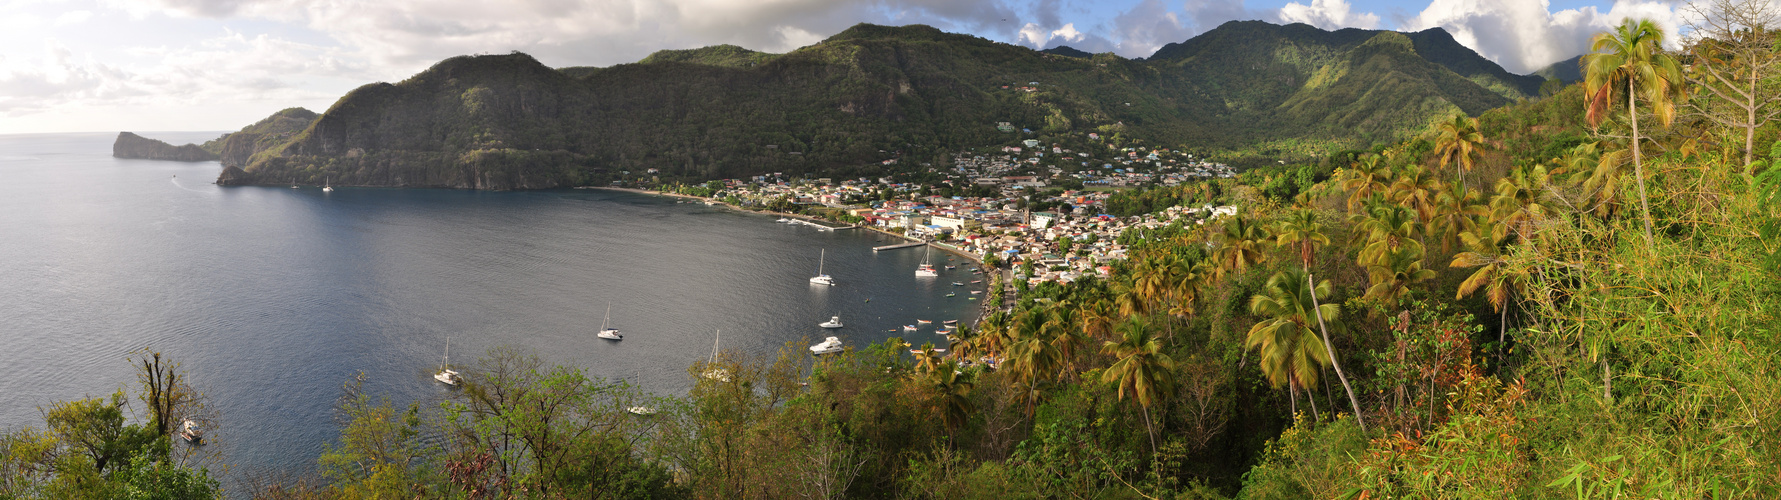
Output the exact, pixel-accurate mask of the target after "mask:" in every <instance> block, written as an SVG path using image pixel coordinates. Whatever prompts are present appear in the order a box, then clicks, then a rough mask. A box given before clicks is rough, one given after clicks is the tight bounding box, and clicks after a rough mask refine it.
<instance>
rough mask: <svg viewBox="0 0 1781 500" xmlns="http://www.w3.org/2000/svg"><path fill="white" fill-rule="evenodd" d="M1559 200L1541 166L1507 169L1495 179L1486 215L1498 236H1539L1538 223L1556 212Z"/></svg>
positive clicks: (1544, 168)
mask: <svg viewBox="0 0 1781 500" xmlns="http://www.w3.org/2000/svg"><path fill="white" fill-rule="evenodd" d="M1558 202H1559V200H1558V199H1557V197H1556V196H1554V195H1553V194H1552V185H1551V183H1550V176H1549V175H1548V174H1547V173H1546V167H1545V166H1543V165H1529V166H1525V167H1520V168H1516V169H1514V170H1511V171H1509V175H1508V176H1507V177H1503V178H1501V179H1497V189H1496V194H1495V195H1493V196H1491V198H1490V216H1491V219H1492V220H1493V221H1494V222H1495V226H1496V227H1495V231H1496V234H1494V235H1493V236H1495V237H1497V238H1499V239H1501V238H1505V237H1507V236H1510V235H1513V236H1515V237H1516V239H1517V240H1518V241H1535V240H1539V239H1542V238H1543V236H1542V235H1543V234H1545V233H1544V232H1543V231H1540V225H1541V223H1542V222H1544V221H1545V220H1546V219H1548V218H1550V217H1552V216H1553V215H1556V214H1558V213H1559V211H1558V209H1559V207H1558V205H1557V203H1558Z"/></svg>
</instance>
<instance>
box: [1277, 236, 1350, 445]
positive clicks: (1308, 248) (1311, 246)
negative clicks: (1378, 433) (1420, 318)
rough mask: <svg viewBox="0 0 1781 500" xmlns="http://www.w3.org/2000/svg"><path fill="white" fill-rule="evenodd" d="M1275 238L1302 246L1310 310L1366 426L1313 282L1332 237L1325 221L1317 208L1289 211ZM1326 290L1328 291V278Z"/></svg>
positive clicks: (1300, 250) (1285, 244)
mask: <svg viewBox="0 0 1781 500" xmlns="http://www.w3.org/2000/svg"><path fill="white" fill-rule="evenodd" d="M1274 242H1275V244H1278V245H1280V246H1296V247H1298V249H1299V260H1300V262H1301V263H1303V264H1304V268H1305V286H1307V287H1309V288H1307V289H1306V292H1307V293H1308V294H1309V297H1310V299H1311V304H1312V306H1311V311H1312V312H1313V314H1312V315H1313V316H1315V317H1316V318H1317V330H1318V332H1319V333H1321V334H1322V335H1323V348H1324V350H1325V351H1328V352H1327V354H1328V355H1329V359H1330V365H1331V366H1332V367H1334V368H1335V369H1336V379H1337V380H1341V381H1342V390H1343V391H1344V392H1347V393H1348V404H1349V406H1351V407H1352V408H1353V409H1354V419H1355V420H1354V421H1355V423H1356V424H1359V425H1360V428H1361V430H1366V428H1367V424H1366V421H1365V419H1363V418H1362V417H1361V411H1360V400H1359V399H1356V398H1355V397H1354V386H1351V385H1349V384H1348V374H1346V373H1343V372H1342V364H1341V363H1337V362H1335V360H1336V347H1335V344H1332V343H1330V329H1329V326H1328V325H1327V323H1326V322H1325V319H1326V318H1324V317H1323V314H1322V307H1321V306H1319V305H1318V303H1317V302H1318V300H1317V287H1315V286H1312V285H1311V282H1312V278H1311V260H1312V259H1313V258H1314V257H1315V256H1316V249H1317V245H1319V244H1323V245H1328V244H1329V243H1330V238H1329V237H1328V236H1324V234H1323V224H1322V223H1319V222H1318V221H1317V212H1316V211H1315V210H1312V209H1309V208H1300V209H1297V210H1294V211H1292V212H1290V213H1288V214H1287V216H1286V219H1284V220H1282V221H1280V225H1279V227H1278V228H1277V229H1275V230H1274ZM1325 283H1326V286H1325V287H1324V290H1325V291H1326V292H1327V291H1328V289H1329V287H1328V286H1327V283H1328V282H1325Z"/></svg>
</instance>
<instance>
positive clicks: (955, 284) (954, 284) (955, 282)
mask: <svg viewBox="0 0 1781 500" xmlns="http://www.w3.org/2000/svg"><path fill="white" fill-rule="evenodd" d="M952 286H965V284H964V283H959V282H957V281H954V282H952Z"/></svg>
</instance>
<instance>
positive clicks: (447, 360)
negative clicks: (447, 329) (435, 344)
mask: <svg viewBox="0 0 1781 500" xmlns="http://www.w3.org/2000/svg"><path fill="white" fill-rule="evenodd" d="M450 361H451V336H450V335H447V336H445V357H442V358H439V371H442V372H443V371H445V367H446V366H449V365H450Z"/></svg>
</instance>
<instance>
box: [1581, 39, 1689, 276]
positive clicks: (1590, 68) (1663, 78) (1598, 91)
mask: <svg viewBox="0 0 1781 500" xmlns="http://www.w3.org/2000/svg"><path fill="white" fill-rule="evenodd" d="M1663 43H1664V32H1663V29H1662V28H1659V27H1658V26H1657V23H1654V22H1652V21H1651V20H1650V19H1638V20H1635V19H1632V18H1627V19H1626V21H1625V22H1623V23H1622V24H1621V25H1620V26H1618V27H1616V28H1614V31H1607V32H1602V33H1598V34H1596V35H1595V36H1594V37H1591V38H1590V39H1589V52H1590V53H1589V54H1586V55H1584V56H1583V74H1584V77H1583V91H1584V95H1585V99H1587V103H1588V104H1587V106H1586V108H1585V113H1584V119H1585V120H1586V121H1588V122H1589V124H1590V125H1591V126H1599V125H1600V124H1601V123H1602V122H1603V121H1604V120H1605V119H1606V117H1607V116H1608V112H1609V110H1611V109H1613V107H1614V105H1615V103H1616V102H1621V101H1622V98H1624V102H1626V110H1627V120H1628V122H1629V123H1630V125H1631V128H1632V137H1631V139H1632V141H1631V142H1632V150H1633V177H1634V179H1635V180H1636V181H1638V184H1639V209H1640V210H1641V211H1642V212H1644V217H1645V245H1646V246H1651V245H1654V244H1655V243H1654V240H1653V239H1652V236H1651V203H1650V201H1649V197H1648V196H1646V194H1645V164H1644V159H1643V157H1642V155H1641V154H1640V151H1639V141H1640V140H1641V137H1640V135H1639V113H1638V107H1639V100H1641V99H1643V100H1644V101H1645V103H1646V105H1647V106H1649V107H1650V109H1651V113H1652V115H1654V116H1656V117H1657V121H1658V123H1660V124H1663V125H1665V126H1668V125H1669V124H1670V121H1671V120H1674V119H1675V117H1676V106H1675V102H1674V100H1679V99H1682V98H1683V88H1684V87H1683V79H1682V69H1681V66H1679V65H1678V64H1676V59H1675V58H1673V57H1670V56H1669V55H1667V54H1665V53H1664V51H1663ZM1623 94H1624V95H1623Z"/></svg>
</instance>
